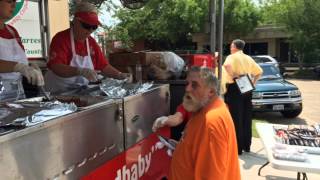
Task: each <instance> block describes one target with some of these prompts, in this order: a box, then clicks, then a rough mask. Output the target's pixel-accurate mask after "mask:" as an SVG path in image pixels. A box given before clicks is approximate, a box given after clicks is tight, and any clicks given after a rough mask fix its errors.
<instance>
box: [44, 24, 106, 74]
mask: <svg viewBox="0 0 320 180" xmlns="http://www.w3.org/2000/svg"><path fill="white" fill-rule="evenodd" d="M70 39H71V36H70V29H67V30H64V31H61V32H59V33H57V34H56V35H55V36H54V37H53V39H52V42H51V44H50V53H49V56H50V59H49V62H48V64H47V65H48V68H50V67H51V65H53V64H65V65H70V62H71V60H72V48H71V40H70ZM88 41H89V48H90V56H91V59H92V64H93V67H94V69H96V70H103V69H104V68H105V67H106V66H107V65H108V61H107V59H106V58H105V56H104V55H103V53H102V51H101V48H100V47H99V45H98V43H97V42H96V41H95V40H94V39H93V38H92V37H91V36H90V37H89V38H88ZM74 43H75V50H76V54H77V55H80V56H87V55H88V53H87V45H86V43H85V42H80V41H74Z"/></svg>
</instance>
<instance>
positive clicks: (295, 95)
mask: <svg viewBox="0 0 320 180" xmlns="http://www.w3.org/2000/svg"><path fill="white" fill-rule="evenodd" d="M259 65H260V67H261V68H262V69H263V75H262V76H261V78H260V79H259V80H258V82H257V84H256V86H255V90H254V91H253V93H252V106H253V112H280V113H281V114H282V115H283V116H284V117H286V118H294V117H297V116H298V115H299V114H300V113H301V112H302V98H301V92H300V91H299V89H298V87H297V86H296V85H294V84H292V83H290V82H288V81H286V80H285V79H284V78H283V77H282V75H281V74H280V71H279V68H278V67H277V66H275V65H274V64H270V63H260V64H259Z"/></svg>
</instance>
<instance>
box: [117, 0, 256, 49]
mask: <svg viewBox="0 0 320 180" xmlns="http://www.w3.org/2000/svg"><path fill="white" fill-rule="evenodd" d="M225 2H226V6H225V31H226V33H234V32H237V33H239V32H241V34H246V33H248V32H250V31H252V30H253V28H255V27H256V26H257V22H258V20H259V15H258V11H257V10H256V9H255V8H254V5H253V4H252V3H251V2H250V1H248V0H225ZM208 10H209V0H152V1H149V3H147V4H146V6H145V7H143V8H142V9H138V10H134V11H133V10H128V9H125V8H121V9H120V10H119V11H117V12H116V14H115V17H116V18H118V19H119V21H120V23H119V24H118V25H117V26H118V27H121V28H120V29H122V30H123V29H127V32H128V33H129V36H130V37H131V38H132V39H134V40H137V39H146V40H148V41H149V42H150V41H151V42H166V43H167V44H172V45H174V44H177V43H178V42H179V41H183V40H184V41H185V40H186V39H187V38H188V37H191V36H190V34H192V33H194V32H204V27H205V23H208V19H209V18H208ZM169 48H170V47H169Z"/></svg>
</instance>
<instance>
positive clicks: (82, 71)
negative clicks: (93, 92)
mask: <svg viewBox="0 0 320 180" xmlns="http://www.w3.org/2000/svg"><path fill="white" fill-rule="evenodd" d="M78 74H79V75H80V76H83V77H85V78H87V79H88V80H89V81H90V82H96V81H97V80H98V74H97V72H96V71H95V70H93V69H89V68H78Z"/></svg>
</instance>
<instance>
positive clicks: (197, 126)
mask: <svg viewBox="0 0 320 180" xmlns="http://www.w3.org/2000/svg"><path fill="white" fill-rule="evenodd" d="M210 179H212V180H217V179H218V180H231V179H232V180H240V179H241V177H240V169H239V161H238V148H237V140H236V134H235V129H234V125H233V121H232V118H231V115H230V113H229V110H228V108H227V106H226V105H225V103H224V102H223V101H222V100H221V99H220V98H218V99H216V100H214V101H213V102H211V103H210V104H209V105H208V106H206V107H205V108H203V109H202V110H201V111H200V112H198V113H194V114H193V115H192V117H191V119H190V120H189V122H188V124H187V127H186V130H185V133H184V134H183V136H182V138H181V140H180V142H179V144H178V145H177V147H176V150H175V151H174V154H173V157H172V161H171V167H170V173H169V180H210Z"/></svg>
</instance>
